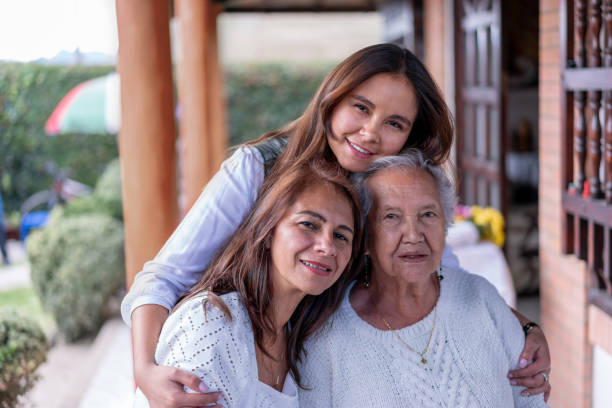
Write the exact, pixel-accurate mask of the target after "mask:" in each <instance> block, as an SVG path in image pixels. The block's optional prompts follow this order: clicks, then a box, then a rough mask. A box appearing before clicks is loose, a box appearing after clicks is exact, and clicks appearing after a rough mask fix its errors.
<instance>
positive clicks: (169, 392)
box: [134, 364, 221, 408]
mask: <svg viewBox="0 0 612 408" xmlns="http://www.w3.org/2000/svg"><path fill="white" fill-rule="evenodd" d="M134 379H135V380H136V384H138V387H140V390H141V391H142V393H143V394H144V395H145V396H146V397H147V400H148V401H149V406H150V407H151V408H179V407H202V406H207V405H208V404H212V403H215V402H217V401H218V400H219V398H220V397H221V395H220V393H218V392H210V393H209V392H208V388H207V387H206V385H205V384H204V383H203V382H201V381H200V379H199V378H198V377H197V376H195V375H192V374H189V373H187V372H186V371H183V370H179V369H178V368H174V367H164V366H158V365H156V364H147V365H144V366H141V367H140V368H138V369H135V371H134ZM183 386H186V387H187V388H189V389H191V390H193V391H196V392H197V393H196V394H193V393H188V392H185V391H184V389H183ZM215 407H221V405H215Z"/></svg>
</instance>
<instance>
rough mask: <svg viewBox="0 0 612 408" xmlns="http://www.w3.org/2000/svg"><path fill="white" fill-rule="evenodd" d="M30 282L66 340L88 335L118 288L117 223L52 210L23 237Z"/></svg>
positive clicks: (121, 266)
mask: <svg viewBox="0 0 612 408" xmlns="http://www.w3.org/2000/svg"><path fill="white" fill-rule="evenodd" d="M27 252H28V258H29V261H30V267H31V275H32V283H33V286H34V288H35V289H36V292H37V293H38V295H39V297H40V299H41V301H42V304H43V306H44V308H45V310H47V311H48V312H50V313H51V314H52V315H53V316H54V317H55V320H56V322H57V325H58V330H59V331H60V332H61V333H62V334H63V335H64V337H65V338H66V339H67V340H68V341H74V340H77V339H79V338H82V337H85V336H89V335H93V334H95V333H96V332H97V331H98V329H99V328H100V326H101V324H102V322H103V320H104V317H105V316H104V312H103V310H104V307H105V306H106V304H107V302H108V301H109V299H111V297H112V296H113V295H114V294H115V293H116V292H117V290H118V289H120V288H122V287H123V286H124V282H125V265H124V251H123V225H122V224H121V222H120V221H118V220H116V219H114V218H113V217H111V216H109V215H106V214H99V213H98V214H96V213H94V214H83V215H73V216H64V215H63V209H60V208H58V209H56V210H53V211H52V214H51V217H50V221H49V224H48V225H47V227H46V228H44V229H42V230H39V231H36V232H34V233H32V235H31V236H29V237H28V240H27Z"/></svg>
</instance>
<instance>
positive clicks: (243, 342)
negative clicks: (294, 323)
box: [134, 292, 298, 408]
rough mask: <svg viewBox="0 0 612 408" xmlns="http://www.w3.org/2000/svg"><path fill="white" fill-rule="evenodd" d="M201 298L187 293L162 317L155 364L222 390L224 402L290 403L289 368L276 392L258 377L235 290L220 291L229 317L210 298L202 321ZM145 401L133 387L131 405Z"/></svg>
mask: <svg viewBox="0 0 612 408" xmlns="http://www.w3.org/2000/svg"><path fill="white" fill-rule="evenodd" d="M205 298H206V294H202V295H199V296H196V297H194V298H193V299H190V300H189V301H187V302H186V303H185V304H183V305H181V306H180V307H179V309H178V310H177V311H176V312H174V313H172V314H171V315H170V316H169V317H168V320H166V323H165V324H164V326H163V328H162V331H161V334H160V336H159V342H158V344H157V350H156V352H155V361H156V362H157V364H159V365H165V366H172V367H177V368H180V369H183V370H186V371H188V372H190V373H193V374H195V375H197V376H198V377H200V379H201V380H202V381H203V382H204V383H205V384H206V385H207V386H208V388H209V389H210V390H213V391H221V392H223V398H222V399H220V400H219V403H220V404H223V406H224V407H228V408H233V407H237V408H243V407H249V408H285V407H287V408H296V407H297V406H298V396H297V386H296V383H295V381H294V380H293V377H292V376H291V375H290V374H287V377H286V378H285V385H284V388H283V392H282V393H281V392H278V391H277V390H275V389H274V388H272V387H270V386H268V385H267V384H264V383H262V382H260V381H259V380H258V375H257V360H256V358H255V338H254V337H253V330H252V327H251V321H250V320H249V315H248V313H247V311H246V309H245V308H244V306H243V304H242V302H241V301H240V299H239V298H238V294H237V293H236V292H232V293H228V294H225V295H222V296H221V299H223V301H224V302H225V304H226V305H227V307H228V308H229V310H230V312H231V315H232V321H231V322H230V321H229V320H227V318H226V317H225V315H224V314H223V312H222V311H221V310H220V309H218V308H217V307H214V306H212V305H211V304H210V303H207V304H206V318H207V320H208V321H206V320H205V316H204V309H203V306H202V304H203V301H204V300H205ZM186 391H189V390H188V389H186ZM148 406H149V404H148V402H147V400H146V397H145V396H144V394H142V392H141V391H140V390H137V392H136V396H135V402H134V407H138V408H144V407H148Z"/></svg>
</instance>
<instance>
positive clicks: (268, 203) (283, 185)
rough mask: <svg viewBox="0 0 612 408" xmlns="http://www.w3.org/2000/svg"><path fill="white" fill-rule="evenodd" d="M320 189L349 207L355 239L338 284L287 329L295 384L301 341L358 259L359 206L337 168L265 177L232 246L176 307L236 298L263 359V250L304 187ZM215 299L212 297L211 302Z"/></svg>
mask: <svg viewBox="0 0 612 408" xmlns="http://www.w3.org/2000/svg"><path fill="white" fill-rule="evenodd" d="M322 183H327V184H329V185H330V186H332V187H333V188H335V189H336V190H337V191H338V192H340V193H341V194H342V195H343V196H345V197H346V199H347V200H348V202H349V203H350V205H351V209H352V213H353V225H354V238H353V243H352V253H351V260H350V261H349V263H348V265H347V266H346V268H345V270H344V271H343V273H342V274H341V275H340V278H339V279H338V280H337V281H336V282H335V283H334V284H333V285H332V286H331V287H329V288H328V289H327V290H325V291H324V292H323V293H321V294H320V295H318V296H310V295H307V296H305V297H304V299H302V301H301V302H300V303H299V304H298V306H297V308H296V309H295V311H294V312H293V315H292V316H291V318H290V320H289V323H288V324H287V326H286V327H285V333H286V335H287V361H288V365H289V370H290V372H291V373H292V375H293V377H294V379H295V380H296V382H297V383H298V384H300V375H299V372H298V370H297V363H298V362H299V361H300V360H301V353H302V350H303V345H304V340H305V339H306V337H308V336H309V335H310V334H312V333H313V332H314V331H315V330H317V329H318V328H319V327H320V326H321V325H322V324H323V323H324V322H325V320H327V318H328V317H329V316H330V315H331V314H332V313H333V312H334V311H335V310H336V309H337V308H338V306H339V305H340V302H341V300H342V296H343V294H344V291H345V290H346V288H347V286H348V284H349V282H351V281H352V280H353V279H355V277H356V272H357V271H356V268H355V267H354V265H353V264H354V261H353V260H354V259H359V258H360V257H361V252H362V246H361V238H362V237H361V235H362V225H361V206H360V204H359V199H358V198H357V195H356V193H355V190H354V188H353V186H352V185H351V184H350V182H349V181H348V179H347V178H346V177H345V175H344V171H343V170H342V169H340V168H339V166H338V165H335V164H331V163H329V162H325V161H322V160H316V161H311V162H305V163H302V164H301V165H300V166H297V167H293V168H292V169H291V170H289V171H287V172H284V173H278V175H271V176H270V177H268V178H267V179H266V181H265V183H264V185H263V186H262V189H261V190H260V193H259V197H258V199H257V201H256V202H255V205H254V206H253V208H252V209H251V211H250V212H249V214H248V215H247V217H246V218H245V220H244V221H243V222H242V224H241V225H240V227H239V228H238V231H236V233H235V234H234V236H233V238H232V239H231V241H230V242H229V243H228V244H227V246H226V247H225V249H224V250H223V251H222V252H221V253H220V254H219V255H218V256H217V257H216V259H215V260H214V262H213V263H212V264H211V266H210V267H209V268H208V269H207V270H206V271H205V272H204V275H203V277H202V279H201V280H200V282H198V283H197V284H196V285H195V286H194V287H193V288H192V289H191V291H190V292H189V294H188V295H187V296H186V297H185V298H184V299H183V300H182V301H181V302H180V303H179V305H180V304H182V303H183V302H185V301H186V300H187V299H190V298H192V297H193V296H195V295H197V294H198V293H201V292H203V291H209V292H214V294H216V295H222V294H225V293H228V292H233V291H236V292H238V295H239V297H240V299H241V300H242V302H243V304H244V305H245V307H246V309H247V311H248V314H249V318H250V320H251V324H252V327H253V333H254V337H255V342H256V343H257V346H259V348H260V349H261V350H262V351H263V352H264V353H266V354H267V351H266V348H265V347H264V345H263V337H264V334H267V335H270V336H272V337H274V336H275V331H274V325H273V323H274V322H273V321H272V319H271V317H270V316H269V314H268V312H269V306H270V300H271V297H272V296H273V293H272V282H271V280H270V278H269V276H268V265H269V264H270V262H271V259H270V252H271V251H270V250H267V249H266V239H267V238H268V237H270V236H271V234H272V232H273V230H274V228H275V227H276V225H277V224H278V222H279V221H280V220H281V219H282V217H283V216H284V214H285V212H286V211H287V209H289V208H290V207H291V206H292V205H293V203H295V201H296V200H297V199H298V197H299V195H300V194H301V192H302V191H304V190H305V189H306V188H307V187H310V186H314V185H320V184H322ZM214 294H211V295H212V296H213V297H214ZM219 302H220V304H219ZM215 303H216V304H217V305H219V307H220V308H221V309H223V310H224V311H226V313H227V307H226V306H225V305H224V304H223V303H222V301H221V300H220V299H219V298H216V299H215ZM179 305H177V307H178V306H179ZM300 386H301V384H300Z"/></svg>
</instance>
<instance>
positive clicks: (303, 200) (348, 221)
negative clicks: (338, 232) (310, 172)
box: [287, 181, 354, 226]
mask: <svg viewBox="0 0 612 408" xmlns="http://www.w3.org/2000/svg"><path fill="white" fill-rule="evenodd" d="M303 210H310V211H315V212H317V213H320V214H321V215H323V216H324V217H325V218H327V219H328V220H329V221H332V222H335V223H342V224H345V225H348V226H351V225H353V217H354V215H353V206H352V205H351V201H350V200H349V198H348V196H347V195H346V194H345V193H344V192H343V191H342V190H341V189H340V188H339V187H337V186H336V185H334V184H331V183H329V182H327V181H321V182H320V183H312V184H310V185H308V186H306V187H305V188H303V189H302V190H301V191H300V192H299V193H298V194H297V196H296V198H295V201H294V202H293V205H291V206H290V207H289V209H288V210H287V212H288V213H296V212H299V211H303Z"/></svg>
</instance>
